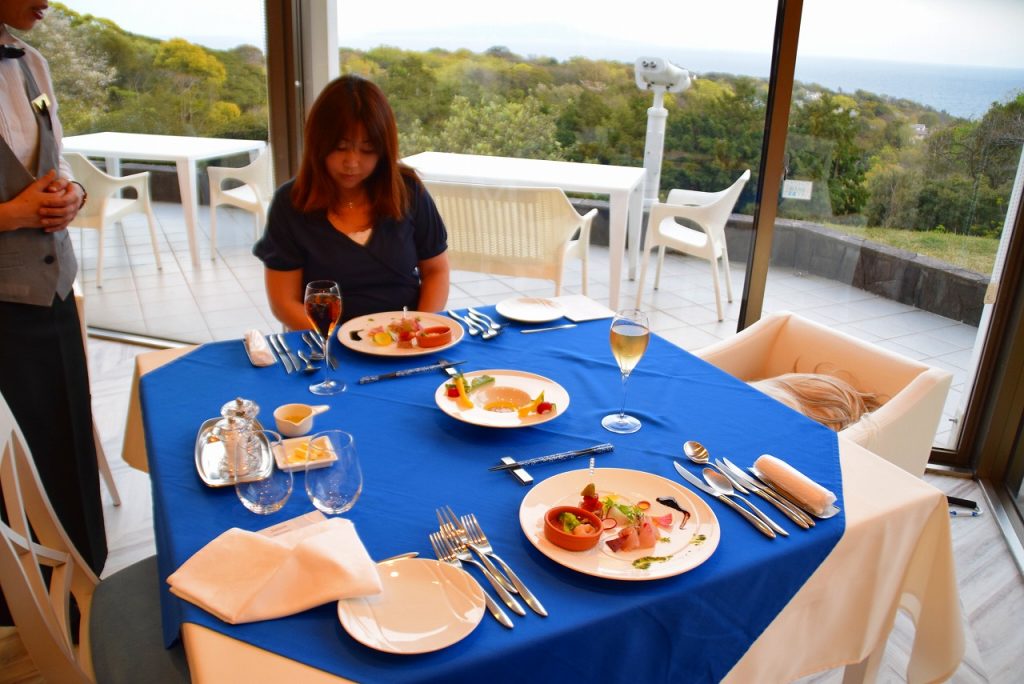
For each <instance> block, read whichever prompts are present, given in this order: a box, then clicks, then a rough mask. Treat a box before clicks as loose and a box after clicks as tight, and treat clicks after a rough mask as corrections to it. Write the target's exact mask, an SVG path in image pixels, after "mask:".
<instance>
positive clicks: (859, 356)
mask: <svg viewBox="0 0 1024 684" xmlns="http://www.w3.org/2000/svg"><path fill="white" fill-rule="evenodd" d="M695 354H696V355H697V356H698V357H700V358H702V359H704V360H705V361H707V362H708V363H710V364H712V365H714V366H716V367H718V368H720V369H721V370H724V371H725V372H726V373H729V374H730V375H733V376H735V377H737V378H739V379H740V380H744V381H747V382H750V381H752V380H762V379H765V378H771V377H775V376H778V375H782V374H784V373H793V372H797V373H814V372H826V373H828V372H832V373H834V374H835V373H839V374H841V376H842V378H843V379H844V380H847V381H848V382H850V383H851V384H852V385H854V386H855V387H856V388H857V389H858V390H860V391H862V392H873V393H875V394H878V395H880V397H881V399H882V400H883V402H884V403H883V404H882V406H881V407H879V408H878V409H876V410H875V411H873V412H871V413H869V414H867V415H865V416H864V417H863V418H861V420H860V421H858V422H857V423H854V424H853V425H850V426H849V427H847V428H846V429H844V430H842V431H841V432H840V433H839V434H840V435H841V436H842V437H844V438H846V439H850V440H853V441H855V442H857V443H858V444H860V445H861V446H863V447H865V448H866V449H868V450H869V451H872V452H874V453H875V454H877V455H879V456H881V457H882V458H884V459H885V460H887V461H890V462H891V463H894V464H896V465H898V466H899V467H901V468H903V469H904V470H906V471H908V472H910V473H912V474H914V475H918V476H920V475H922V474H924V470H925V467H926V465H927V463H928V457H929V455H930V454H931V448H932V442H933V441H934V439H935V433H936V431H937V429H938V426H939V421H940V420H941V419H942V411H943V408H944V406H945V401H946V395H947V394H948V392H949V388H950V385H951V384H952V381H953V376H952V374H951V373H949V372H948V371H945V370H942V369H939V368H933V367H931V366H928V365H927V364H924V363H921V362H920V361H916V360H914V359H911V358H908V357H906V356H902V355H900V354H897V353H895V352H892V351H890V350H888V349H885V348H883V347H880V346H878V345H875V344H871V343H870V342H865V341H864V340H860V339H858V338H855V337H853V336H851V335H847V334H846V333H843V332H839V331H837V330H832V329H831V328H828V327H825V326H824V325H821V324H819V323H815V322H814V321H810V320H807V319H805V318H803V317H801V316H798V315H797V314H794V313H791V312H788V311H781V312H776V313H772V314H768V315H766V316H764V317H763V318H761V320H759V321H757V322H756V323H754V324H753V325H751V326H749V327H747V328H746V329H744V330H742V331H741V332H739V333H737V334H735V335H733V336H732V337H730V338H727V339H725V340H723V341H721V342H718V343H715V344H713V345H710V346H708V347H705V348H703V349H700V350H698V351H697V352H695Z"/></svg>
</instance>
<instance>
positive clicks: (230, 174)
mask: <svg viewBox="0 0 1024 684" xmlns="http://www.w3.org/2000/svg"><path fill="white" fill-rule="evenodd" d="M206 173H207V174H208V175H209V177H210V258H212V259H216V258H217V207H218V206H220V205H222V204H227V205H230V206H233V207H237V208H239V209H244V210H245V211H248V212H250V213H252V214H255V215H256V226H255V228H254V229H253V237H254V238H255V237H258V236H259V231H260V230H261V229H262V228H263V226H264V225H266V222H267V207H268V206H270V200H271V198H272V197H273V194H274V187H273V182H272V181H271V171H270V148H269V147H266V148H264V149H263V151H262V152H260V154H259V156H258V157H256V159H254V160H253V161H251V162H250V163H249V164H247V165H246V166H242V167H238V168H235V167H230V166H209V167H207V169H206ZM228 180H234V181H239V182H241V183H242V185H239V186H237V187H232V188H227V189H225V188H224V187H223V186H224V182H225V181H228Z"/></svg>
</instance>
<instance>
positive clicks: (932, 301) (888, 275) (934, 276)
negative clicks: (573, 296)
mask: <svg viewBox="0 0 1024 684" xmlns="http://www.w3.org/2000/svg"><path fill="white" fill-rule="evenodd" d="M574 204H576V206H577V209H578V210H579V211H580V213H583V212H585V211H589V210H590V209H591V208H593V207H597V208H598V209H599V214H598V217H597V219H596V220H595V221H594V226H593V229H592V232H591V242H593V243H594V244H597V245H607V244H608V210H607V207H608V204H607V202H600V201H593V200H586V201H582V200H581V201H576V202H574ZM725 232H726V240H727V241H728V244H729V256H730V258H731V259H732V261H733V262H734V263H742V262H746V261H747V259H748V256H749V253H750V246H751V237H752V233H753V217H751V216H744V215H740V214H733V216H732V218H731V219H730V221H729V225H728V226H727V227H726V231H725ZM771 265H772V266H783V267H789V268H793V269H795V270H798V271H803V272H805V273H810V274H813V275H816V276H820V277H822V278H828V279H830V280H835V281H837V282H840V283H845V284H848V285H853V286H854V287H857V288H860V289H861V290H864V291H866V292H870V293H872V294H876V295H879V296H881V297H885V298H887V299H891V300H893V301H896V302H900V303H902V304H907V305H909V306H913V307H915V308H917V309H921V310H922V311H928V312H931V313H934V314H938V315H940V316H944V317H946V318H949V319H952V320H955V321H960V322H962V323H966V324H968V325H974V326H976V325H978V323H979V321H980V320H981V311H982V305H983V302H984V297H985V290H986V289H987V287H988V284H989V277H988V276H987V275H981V274H978V273H974V272H972V271H968V270H965V269H962V268H957V267H955V266H950V265H949V264H946V263H944V262H941V261H939V260H937V259H932V258H931V257H927V256H923V255H920V254H915V253H913V252H907V251H904V250H900V249H896V248H893V247H888V246H885V245H880V244H878V243H875V242H871V241H870V240H865V239H863V238H859V237H853V236H850V235H846V234H844V233H840V232H838V231H835V230H832V229H830V228H826V227H825V226H822V225H819V224H816V223H810V222H808V221H795V220H790V219H778V220H776V222H775V239H774V241H773V245H772V256H771Z"/></svg>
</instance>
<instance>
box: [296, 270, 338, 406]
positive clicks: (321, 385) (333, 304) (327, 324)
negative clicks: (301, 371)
mask: <svg viewBox="0 0 1024 684" xmlns="http://www.w3.org/2000/svg"><path fill="white" fill-rule="evenodd" d="M303 304H304V306H305V308H306V318H308V319H309V322H310V324H311V325H312V326H313V329H314V330H316V331H317V332H318V333H320V337H321V338H322V339H323V341H324V376H323V380H322V381H320V382H317V383H314V384H312V385H310V386H309V391H310V392H312V393H313V394H323V395H330V394H338V393H339V392H344V391H345V389H346V385H345V383H344V382H341V381H340V380H335V379H334V378H332V377H331V338H332V337H333V336H334V328H335V326H337V325H338V321H339V320H340V319H341V289H340V288H339V287H338V283H336V282H334V281H333V280H314V281H312V282H310V283H309V284H308V285H306V294H305V297H304V298H303Z"/></svg>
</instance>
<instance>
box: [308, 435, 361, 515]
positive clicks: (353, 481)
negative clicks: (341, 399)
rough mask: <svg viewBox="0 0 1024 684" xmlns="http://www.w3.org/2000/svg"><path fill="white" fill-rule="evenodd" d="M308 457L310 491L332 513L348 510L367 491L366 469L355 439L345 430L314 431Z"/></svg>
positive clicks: (317, 503)
mask: <svg viewBox="0 0 1024 684" xmlns="http://www.w3.org/2000/svg"><path fill="white" fill-rule="evenodd" d="M307 454H308V456H307V458H306V494H307V495H309V500H310V501H312V502H313V505H314V506H315V507H316V508H317V509H318V510H320V511H321V512H323V513H326V514H328V515H338V514H339V513H344V512H345V511H347V510H349V509H350V508H352V507H353V506H355V504H356V501H357V500H358V499H359V495H360V494H361V493H362V491H363V471H362V469H361V468H360V467H359V458H358V457H357V456H356V443H355V439H354V438H353V437H352V435H350V434H349V433H347V432H344V431H342V430H326V431H324V432H319V433H317V434H315V435H313V437H312V439H310V441H309V447H308V449H307Z"/></svg>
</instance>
